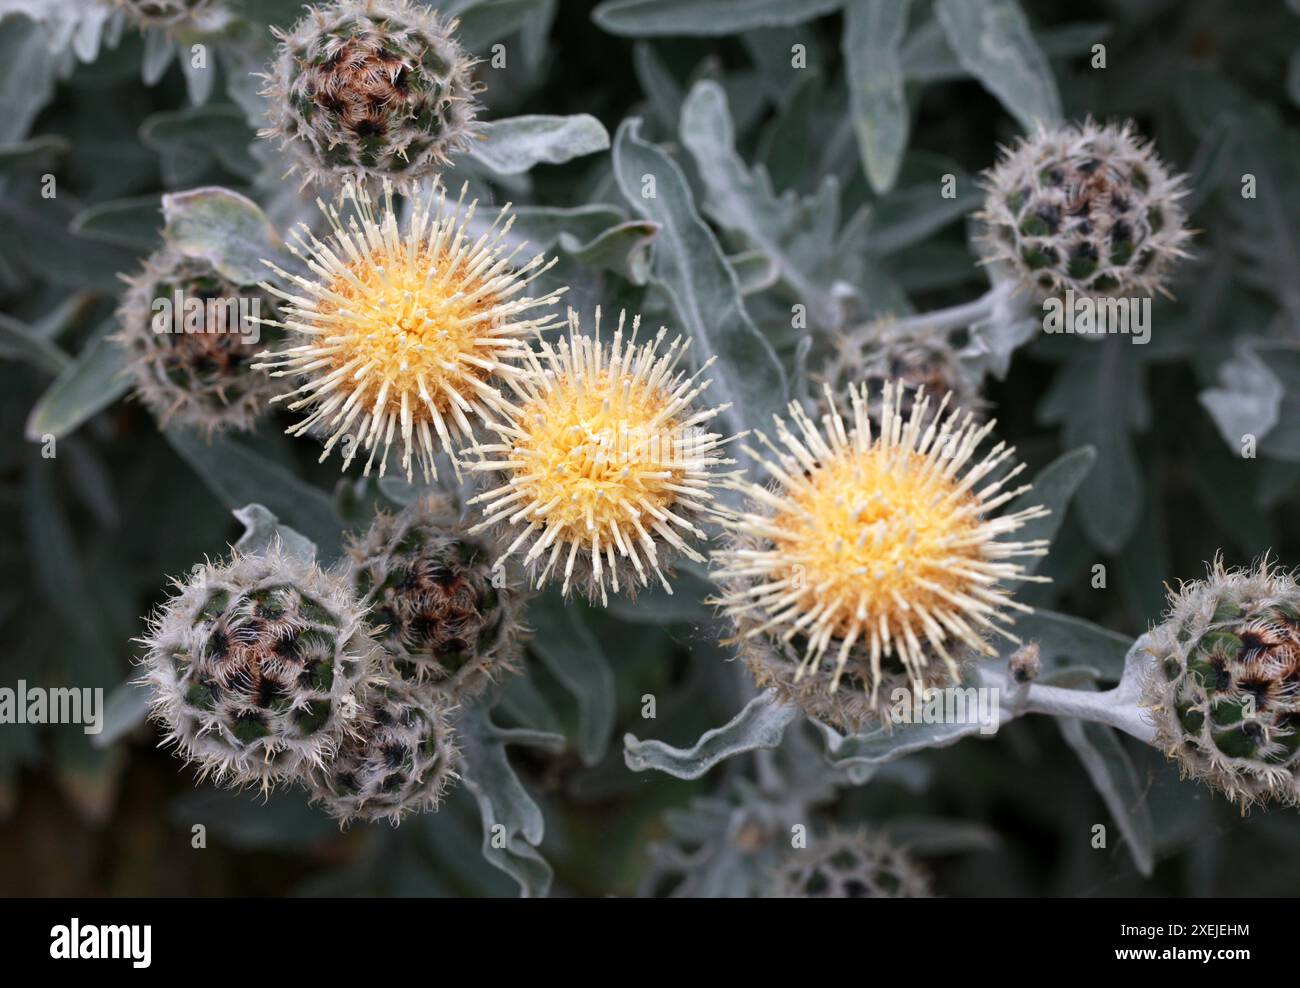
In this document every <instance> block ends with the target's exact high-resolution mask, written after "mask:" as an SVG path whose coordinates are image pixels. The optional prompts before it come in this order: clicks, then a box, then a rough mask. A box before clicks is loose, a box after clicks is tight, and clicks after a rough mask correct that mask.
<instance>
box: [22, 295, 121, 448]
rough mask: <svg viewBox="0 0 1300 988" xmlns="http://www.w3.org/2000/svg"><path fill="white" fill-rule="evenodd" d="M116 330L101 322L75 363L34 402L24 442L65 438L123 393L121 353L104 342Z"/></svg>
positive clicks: (107, 340) (114, 323)
mask: <svg viewBox="0 0 1300 988" xmlns="http://www.w3.org/2000/svg"><path fill="white" fill-rule="evenodd" d="M116 328H117V324H116V322H115V321H114V320H111V319H110V320H106V321H105V322H103V323H102V324H101V325H100V326H99V328H98V329H97V330H95V333H94V335H92V336H91V338H90V339H89V340H88V341H87V342H86V345H85V346H84V347H82V350H81V353H79V354H78V355H77V358H76V360H74V361H73V362H72V363H71V364H70V365H68V366H67V367H65V368H64V369H63V371H62V372H61V373H60V374H59V376H58V377H56V378H55V379H54V383H53V384H51V385H50V386H49V388H48V389H47V390H46V391H45V393H44V394H43V395H41V397H40V398H38V399H37V401H36V404H35V405H33V406H32V410H31V413H30V414H29V415H28V417H27V428H26V434H27V438H28V439H30V440H32V441H38V440H40V439H42V438H43V437H45V436H54V437H55V438H56V439H57V438H60V437H62V436H66V435H68V433H70V432H72V431H73V430H75V429H77V428H78V427H79V426H81V424H82V423H83V422H85V421H86V420H87V419H89V418H90V417H91V416H92V415H95V414H97V413H99V412H101V411H103V410H104V409H105V408H107V407H108V406H109V405H111V404H113V402H115V401H117V399H118V398H120V397H121V396H122V395H123V394H125V393H126V390H127V387H128V384H127V382H126V380H125V378H124V377H123V376H122V373H121V371H122V366H123V364H122V351H121V348H120V347H118V346H117V344H115V343H113V342H111V341H110V340H109V339H108V337H109V336H110V335H111V334H112V333H113V332H114V331H115V330H116Z"/></svg>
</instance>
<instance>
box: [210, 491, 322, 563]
mask: <svg viewBox="0 0 1300 988" xmlns="http://www.w3.org/2000/svg"><path fill="white" fill-rule="evenodd" d="M231 514H233V515H234V516H235V517H236V518H238V519H239V521H240V523H241V524H242V525H243V526H244V534H243V535H241V536H240V538H239V541H238V542H236V543H235V549H236V550H237V551H239V552H246V553H261V552H266V551H267V550H268V549H270V548H271V547H272V546H273V545H275V544H276V543H279V544H280V545H282V546H283V547H284V549H285V551H287V552H288V553H289V554H290V555H294V556H297V557H298V558H299V559H302V560H303V561H305V562H311V561H312V560H314V559H315V558H316V546H315V544H314V543H313V542H312V541H311V539H309V538H307V537H306V536H305V535H302V534H300V533H298V532H295V531H294V530H293V529H292V528H290V527H289V526H288V525H281V524H280V519H278V518H277V517H275V515H273V514H271V512H270V511H269V510H267V508H265V507H264V506H263V505H260V504H249V505H247V506H245V507H243V508H238V509H236V510H235V511H233V512H231Z"/></svg>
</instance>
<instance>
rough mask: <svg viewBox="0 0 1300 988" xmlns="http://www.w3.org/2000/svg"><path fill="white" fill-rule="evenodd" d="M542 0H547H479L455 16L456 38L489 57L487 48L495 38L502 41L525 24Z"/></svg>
mask: <svg viewBox="0 0 1300 988" xmlns="http://www.w3.org/2000/svg"><path fill="white" fill-rule="evenodd" d="M543 2H544V0H485V2H483V0H480V2H478V3H475V4H473V5H472V6H468V7H466V8H465V9H463V10H461V11H460V12H459V13H457V14H456V15H455V16H456V17H457V18H458V19H459V20H460V27H459V28H457V30H456V40H457V41H459V42H460V43H461V46H462V47H463V48H464V49H465V50H466V51H468V52H473V53H474V54H476V55H480V56H486V55H487V48H488V47H489V46H490V45H491V44H492V43H493V42H494V41H500V40H501V39H502V38H504V37H506V36H507V35H508V34H510V33H511V32H513V31H517V30H519V28H521V27H523V25H524V24H525V23H527V21H528V18H529V17H530V16H532V14H533V12H534V11H536V10H537V9H538V8H539V7H540V6H541V5H542V3H543ZM445 13H451V12H450V11H445Z"/></svg>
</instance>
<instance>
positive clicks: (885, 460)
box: [773, 446, 982, 638]
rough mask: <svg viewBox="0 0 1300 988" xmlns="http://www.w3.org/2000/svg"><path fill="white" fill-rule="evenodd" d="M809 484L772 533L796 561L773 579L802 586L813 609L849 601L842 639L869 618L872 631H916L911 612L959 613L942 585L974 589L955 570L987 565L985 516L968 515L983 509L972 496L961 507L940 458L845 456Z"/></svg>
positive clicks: (843, 610)
mask: <svg viewBox="0 0 1300 988" xmlns="http://www.w3.org/2000/svg"><path fill="white" fill-rule="evenodd" d="M808 481H809V485H810V486H809V488H808V489H807V490H795V491H790V492H788V493H789V500H790V503H791V507H790V508H787V509H785V510H783V511H779V512H777V514H776V516H775V517H774V518H773V528H774V529H776V530H778V531H781V532H784V533H788V534H787V535H786V537H784V538H775V539H773V542H774V544H775V549H776V551H777V552H778V553H779V554H780V556H781V557H782V558H783V559H785V560H788V566H787V567H786V568H785V569H784V571H778V572H775V573H774V574H773V577H774V578H775V579H786V578H789V579H792V580H795V581H797V582H796V583H795V584H794V586H796V587H801V588H802V589H803V601H804V602H805V605H806V606H805V608H804V609H805V611H808V610H811V609H812V608H813V607H815V606H818V605H819V604H822V605H830V604H831V603H834V602H835V601H837V600H838V601H840V602H841V606H840V607H839V608H838V609H837V611H836V612H835V617H834V619H833V620H832V622H831V624H832V627H834V628H835V629H836V631H835V635H836V637H840V638H842V637H844V636H845V635H846V634H848V632H849V630H850V629H851V628H853V627H857V626H859V625H860V623H861V620H862V619H861V617H860V616H859V615H860V614H861V613H862V612H863V611H865V616H866V617H867V620H868V621H869V625H870V626H872V627H878V626H879V625H880V622H881V621H882V619H883V620H884V621H885V622H886V623H887V624H888V626H889V627H890V628H892V629H897V628H899V627H901V626H905V625H908V624H911V625H915V624H916V623H917V622H916V620H915V619H914V618H913V617H911V616H909V614H908V611H909V610H917V609H918V605H919V607H920V608H923V609H924V610H926V611H928V612H929V613H934V612H935V611H936V610H949V609H951V604H950V603H949V602H948V601H947V600H946V599H945V598H944V597H943V595H942V593H940V592H939V591H937V590H935V589H933V587H934V586H938V587H940V588H942V589H943V590H946V591H949V592H953V593H960V592H962V591H963V590H965V589H966V588H968V587H969V586H970V585H971V582H972V581H971V578H970V577H969V576H968V575H964V574H962V573H958V572H954V571H953V569H952V566H953V564H954V563H956V564H958V565H960V563H961V562H962V561H963V560H966V559H978V558H979V548H978V546H979V545H980V544H981V542H982V540H981V539H980V537H979V536H978V534H977V528H978V526H979V523H980V519H979V515H978V513H977V512H974V511H972V512H970V513H967V514H963V513H962V511H963V509H965V508H969V507H973V506H974V505H975V504H976V503H977V502H976V500H975V498H974V497H973V496H972V495H971V494H969V493H963V494H961V495H959V496H958V497H956V498H955V499H954V498H953V497H952V496H951V495H952V494H953V493H954V491H955V489H956V486H957V485H956V484H955V483H954V482H953V481H951V480H948V479H945V478H944V477H942V476H941V475H940V474H939V471H938V470H937V469H936V463H935V461H934V460H933V459H932V458H930V457H927V456H923V455H922V454H920V453H917V452H915V451H912V450H905V449H902V448H899V447H894V448H892V449H883V450H882V449H880V448H879V447H878V446H873V447H871V448H870V449H867V450H865V451H856V450H853V449H851V448H846V449H845V450H844V451H843V452H842V453H841V455H840V456H838V457H836V458H834V459H831V460H829V461H827V462H824V463H823V464H822V465H821V466H820V467H819V468H818V469H817V470H816V471H815V472H814V473H813V474H812V475H810V476H809V477H808ZM927 583H928V584H930V586H926V584H927Z"/></svg>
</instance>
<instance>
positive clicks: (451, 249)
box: [254, 181, 565, 480]
mask: <svg viewBox="0 0 1300 988" xmlns="http://www.w3.org/2000/svg"><path fill="white" fill-rule="evenodd" d="M465 193H466V187H464V186H462V188H461V192H460V198H459V199H458V200H457V201H456V202H455V204H454V205H451V204H449V203H448V200H447V193H446V189H445V188H443V187H442V186H441V185H438V186H437V188H436V191H435V192H434V193H433V195H432V196H431V197H428V198H426V197H424V196H421V195H419V194H418V193H417V194H415V195H414V196H413V197H412V199H411V202H410V213H409V219H408V222H407V224H406V230H405V232H404V233H401V232H399V230H398V223H397V214H396V212H395V211H394V209H393V187H392V185H391V183H389V182H388V181H385V182H384V191H383V196H384V199H383V206H382V210H381V211H380V212H378V213H376V210H375V204H374V203H373V202H372V200H371V197H370V193H369V192H368V191H367V190H366V188H365V186H360V187H358V186H357V185H355V184H353V183H348V184H347V185H345V187H344V193H343V198H344V200H351V202H352V205H353V207H354V211H353V212H354V215H353V216H352V217H351V218H350V220H349V222H348V225H347V226H346V227H345V226H344V224H343V220H342V218H341V217H340V215H339V210H338V208H336V207H335V206H333V205H326V204H325V203H324V202H322V201H321V200H319V199H318V200H317V204H318V205H319V206H320V208H321V210H322V212H324V214H325V216H326V218H327V219H328V220H329V224H330V227H331V228H332V231H333V232H332V234H330V235H329V237H328V240H327V241H326V242H322V241H321V240H319V239H318V238H317V237H316V236H315V235H313V234H312V233H311V232H310V230H309V229H308V228H307V227H306V225H305V224H304V225H300V226H299V227H298V229H297V230H296V231H295V233H294V234H293V236H292V237H291V238H290V241H289V243H288V247H289V249H290V250H291V251H292V252H293V253H294V254H295V255H296V256H297V257H299V258H300V259H301V260H303V261H304V262H305V263H306V264H307V266H308V267H309V268H310V269H311V271H312V272H314V273H315V275H316V278H315V280H310V279H308V278H305V277H302V276H300V275H296V274H291V273H289V272H287V271H284V270H283V269H281V268H280V267H278V266H277V265H275V264H273V263H272V262H270V261H265V262H264V263H265V264H266V265H267V266H268V267H270V268H271V269H272V270H273V271H275V273H276V274H277V275H278V276H279V277H280V278H281V279H283V280H284V281H285V282H287V283H289V284H291V285H293V286H296V287H297V289H298V290H299V293H294V292H292V291H285V290H283V289H281V288H279V287H277V286H275V285H272V284H269V283H264V284H263V286H262V287H263V288H265V289H266V290H267V291H269V292H272V293H273V294H275V295H277V296H278V297H280V298H281V299H283V300H284V301H285V303H286V304H285V312H286V315H285V318H284V322H283V323H275V322H272V323H270V325H274V326H283V327H284V328H285V329H287V330H289V332H290V335H291V336H294V337H298V338H300V339H301V341H302V342H300V343H298V345H295V346H288V347H287V348H284V349H281V350H278V351H275V352H268V353H264V354H260V355H259V356H263V357H269V358H272V359H269V360H266V361H265V362H264V363H261V364H257V365H254V366H260V367H265V368H268V369H270V370H271V371H272V376H281V375H297V376H301V377H302V378H304V379H306V383H304V384H302V385H301V386H300V387H298V388H297V389H296V390H295V391H292V392H290V394H289V395H286V396H285V397H288V398H292V397H293V396H295V395H301V396H302V397H299V398H298V399H297V400H295V401H293V402H292V403H291V404H290V405H289V406H288V407H289V408H290V409H299V408H302V407H305V406H311V412H310V414H308V415H307V417H306V418H304V419H303V420H302V421H301V422H299V423H297V424H296V425H294V426H292V427H291V428H290V429H289V430H288V432H289V433H290V434H291V435H302V434H303V433H306V432H308V431H315V432H321V433H324V434H325V435H326V436H327V438H326V439H325V448H324V451H323V452H322V454H321V457H320V458H321V460H322V461H324V460H325V458H326V457H328V456H329V454H330V451H331V450H332V449H333V448H334V446H335V444H337V443H338V442H339V441H340V440H341V439H343V438H344V437H345V436H351V438H352V441H347V442H344V444H343V446H344V452H343V469H345V470H346V469H347V467H348V465H349V464H350V463H351V462H352V460H353V459H354V458H355V457H356V456H357V454H358V453H359V452H360V450H361V448H362V447H364V448H365V449H367V450H369V451H370V455H369V457H368V458H367V460H366V466H365V473H366V474H369V473H370V468H371V466H372V465H373V464H374V460H375V457H376V455H379V474H380V476H383V474H384V470H385V468H386V466H387V460H388V453H389V450H390V448H391V447H392V444H393V439H394V436H395V435H398V436H400V438H401V443H402V456H401V466H402V469H404V470H405V471H406V475H407V479H410V478H411V477H412V475H413V470H412V460H418V461H419V464H420V468H421V471H422V472H423V474H424V477H425V479H426V480H430V479H432V478H433V477H435V476H436V469H435V467H434V462H433V458H434V455H435V452H436V451H437V450H438V449H441V450H445V451H447V452H449V453H454V450H455V447H456V446H457V444H458V443H462V444H463V443H465V442H468V441H469V440H470V438H471V437H472V435H473V431H474V425H473V423H472V421H471V419H472V418H477V419H478V420H480V421H481V422H484V423H486V422H487V421H489V418H490V416H489V410H492V411H496V412H501V413H503V414H504V413H508V412H509V411H510V409H511V406H510V404H509V403H508V402H506V401H505V400H504V399H503V397H502V395H501V392H500V391H499V390H498V388H497V387H496V386H494V384H493V382H492V381H491V378H493V377H494V376H496V377H500V378H508V377H510V376H511V375H517V374H519V373H522V371H521V369H520V368H519V367H518V366H516V365H515V364H513V363H512V361H514V360H517V359H518V358H519V357H520V356H521V355H522V354H523V353H524V352H526V351H527V349H528V346H527V343H526V342H524V339H523V338H524V337H525V336H527V335H528V334H530V333H533V332H535V331H538V330H541V329H544V328H546V327H548V326H549V325H551V318H552V317H551V316H550V315H546V316H542V317H533V316H531V315H529V313H530V311H531V310H535V309H538V308H540V307H543V306H547V305H550V304H552V303H553V302H554V301H555V300H556V299H557V298H559V296H560V295H561V294H563V292H564V291H565V289H563V288H560V289H557V290H555V291H553V292H551V293H549V294H547V295H543V296H541V297H533V296H528V295H524V296H521V295H520V294H519V293H520V292H521V291H522V290H523V289H524V287H525V286H527V285H528V284H529V283H530V282H532V281H533V279H535V278H537V277H538V276H539V275H541V274H542V273H543V272H545V271H546V270H548V269H549V268H550V267H551V265H552V264H554V263H555V262H554V261H553V260H552V261H550V262H547V261H546V260H545V256H544V255H542V254H538V255H536V256H535V257H533V258H532V259H531V260H530V261H528V262H527V263H526V264H524V265H523V266H522V267H519V268H517V269H512V267H511V263H512V261H513V260H514V257H515V255H517V254H518V253H519V252H520V251H521V250H522V249H523V247H524V246H525V245H524V244H518V245H517V246H515V247H513V248H510V247H509V243H508V241H507V235H508V233H509V231H510V227H511V225H512V224H513V222H514V218H513V217H512V216H509V213H510V204H509V203H507V204H506V205H505V206H503V207H502V208H501V210H500V212H499V213H498V214H497V217H496V219H495V220H494V221H493V222H492V224H491V226H489V227H488V228H487V229H486V230H484V231H483V232H482V233H480V234H479V236H478V237H477V238H473V237H472V235H471V234H470V232H469V229H470V222H471V220H472V219H473V216H474V211H475V207H476V206H477V204H478V201H477V200H474V201H472V202H470V203H469V204H468V205H466V203H465ZM507 217H509V218H507ZM503 221H504V222H503ZM353 430H355V431H353ZM435 435H436V437H437V440H436V442H435V438H434V437H435ZM381 451H382V452H381Z"/></svg>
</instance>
